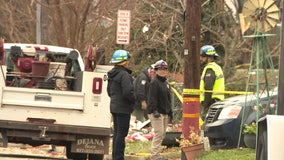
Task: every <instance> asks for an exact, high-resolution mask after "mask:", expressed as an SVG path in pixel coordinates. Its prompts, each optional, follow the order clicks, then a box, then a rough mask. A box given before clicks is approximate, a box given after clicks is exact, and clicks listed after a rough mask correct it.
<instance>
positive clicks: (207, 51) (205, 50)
mask: <svg viewBox="0 0 284 160" xmlns="http://www.w3.org/2000/svg"><path fill="white" fill-rule="evenodd" d="M200 55H201V56H203V57H219V55H218V53H217V52H216V50H215V48H214V47H213V46H211V45H205V46H202V47H201V50H200Z"/></svg>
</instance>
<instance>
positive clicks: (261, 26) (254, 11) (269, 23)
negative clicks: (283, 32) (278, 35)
mask: <svg viewBox="0 0 284 160" xmlns="http://www.w3.org/2000/svg"><path fill="white" fill-rule="evenodd" d="M239 17H240V23H241V30H242V33H244V32H245V31H246V30H247V29H249V28H251V29H254V30H255V31H256V32H260V33H265V32H267V31H269V30H270V29H272V28H274V27H275V26H276V24H277V23H278V22H279V8H278V7H277V6H276V5H275V1H273V0H247V1H245V3H244V6H243V13H241V14H240V15H239Z"/></svg>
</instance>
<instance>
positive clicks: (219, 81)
mask: <svg viewBox="0 0 284 160" xmlns="http://www.w3.org/2000/svg"><path fill="white" fill-rule="evenodd" d="M207 69H212V70H213V71H214V73H215V76H216V80H215V82H214V86H213V90H212V91H213V93H212V98H218V99H220V100H223V99H224V98H225V95H224V93H218V92H224V91H225V78H224V74H223V70H222V68H221V67H220V66H219V65H218V64H216V63H215V62H210V63H208V64H207V65H206V66H205V67H204V69H203V71H202V75H201V80H200V91H201V93H200V102H202V101H204V98H205V97H204V94H205V93H204V91H205V88H204V77H205V73H206V70H207Z"/></svg>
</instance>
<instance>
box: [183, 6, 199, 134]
mask: <svg viewBox="0 0 284 160" xmlns="http://www.w3.org/2000/svg"><path fill="white" fill-rule="evenodd" d="M184 16H185V24H184V89H183V114H182V134H183V135H184V138H187V137H188V136H189V131H190V130H189V128H190V127H193V128H194V130H195V132H198V131H199V128H198V127H199V110H200V109H199V107H200V102H199V94H200V93H199V81H200V28H201V0H186V10H185V15H184Z"/></svg>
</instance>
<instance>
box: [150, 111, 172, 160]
mask: <svg viewBox="0 0 284 160" xmlns="http://www.w3.org/2000/svg"><path fill="white" fill-rule="evenodd" d="M148 117H149V118H150V121H151V125H152V127H153V128H154V134H155V136H154V138H153V140H152V146H151V160H156V159H158V158H161V152H162V149H163V148H162V141H163V139H164V137H165V135H166V129H167V126H168V121H169V120H168V115H164V114H163V115H162V114H161V117H159V118H154V117H153V115H152V114H149V115H148Z"/></svg>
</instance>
